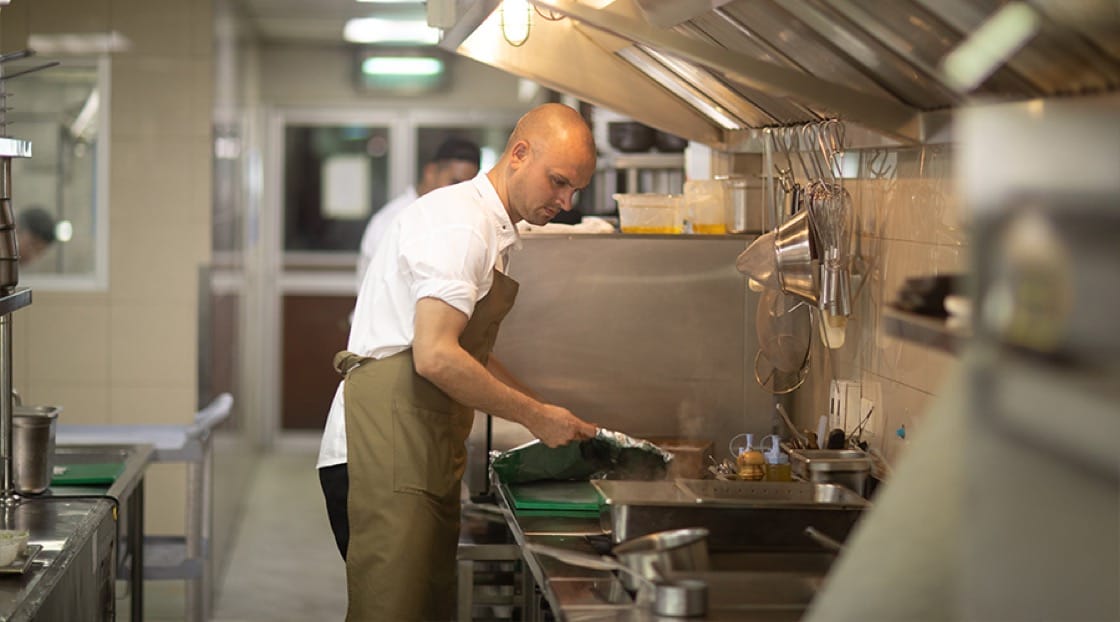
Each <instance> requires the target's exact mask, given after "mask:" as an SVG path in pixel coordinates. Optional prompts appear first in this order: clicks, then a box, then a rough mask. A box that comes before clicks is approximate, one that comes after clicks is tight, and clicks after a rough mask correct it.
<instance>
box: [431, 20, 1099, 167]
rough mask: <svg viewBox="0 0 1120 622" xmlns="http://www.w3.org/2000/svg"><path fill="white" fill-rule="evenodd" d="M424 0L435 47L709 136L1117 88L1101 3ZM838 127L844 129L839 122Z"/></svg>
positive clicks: (735, 137)
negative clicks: (520, 1)
mask: <svg viewBox="0 0 1120 622" xmlns="http://www.w3.org/2000/svg"><path fill="white" fill-rule="evenodd" d="M527 12H528V14H529V15H530V17H531V26H530V30H529V35H528V37H527V38H526V39H525V40H524V42H523V43H522V44H521V45H519V46H515V45H513V44H511V43H510V42H509V41H508V40H507V39H506V38H505V37H503V33H502V24H501V22H502V19H503V15H502V8H501V6H500V4H499V3H498V2H497V1H496V0H474V1H470V0H429V13H428V17H429V23H431V24H432V25H433V26H438V27H441V28H443V29H444V37H443V40H442V42H441V43H440V45H441V47H443V48H445V49H448V50H451V51H454V52H456V53H458V54H462V55H465V56H467V57H470V58H472V59H475V60H477V61H480V62H483V63H486V64H488V65H491V66H494V67H497V68H499V69H503V70H505V71H507V72H510V73H512V74H514V75H517V76H520V77H523V78H527V79H530V80H533V81H536V82H538V83H540V84H542V85H544V86H547V87H549V88H551V89H555V90H557V91H560V92H563V93H566V94H569V95H573V96H575V97H578V98H579V99H581V100H584V101H587V102H589V103H592V104H594V105H596V106H600V107H603V108H607V109H610V110H613V111H615V112H618V113H621V114H624V115H627V116H630V117H632V118H634V119H637V120H639V121H642V122H643V123H646V124H647V125H651V126H653V127H656V128H658V129H661V130H664V131H667V132H671V133H674V134H677V135H679V136H682V137H684V138H687V139H689V140H693V141H696V142H700V143H704V144H707V145H710V146H712V147H715V148H719V149H723V150H728V151H740V150H753V147H757V145H758V142H757V141H758V139H759V136H760V133H759V132H758V130H759V129H761V128H766V127H775V126H784V125H796V124H801V123H806V122H811V121H817V120H821V119H826V118H840V119H843V120H844V121H845V122H846V123H847V124H849V126H851V125H854V126H856V127H857V128H861V129H865V130H868V132H867V135H869V136H873V137H876V138H875V139H876V140H879V139H882V142H884V143H888V144H889V143H898V144H906V143H919V142H931V141H938V140H945V139H947V136H948V134H947V132H948V118H949V112H950V111H951V110H952V109H953V108H954V107H957V106H961V105H963V104H967V103H970V102H973V101H977V100H982V101H1021V100H1028V99H1036V98H1045V97H1059V96H1073V95H1085V94H1098V93H1107V92H1112V91H1115V90H1117V89H1118V88H1120V3H1118V2H1116V0H1078V1H1076V2H1069V1H1068V0H1034V1H1030V2H1026V1H1023V2H1009V1H1007V0H892V1H891V2H882V1H880V0H732V1H726V0H723V1H721V0H613V1H612V0H533V5H532V9H530V10H529V11H527ZM849 136H852V134H851V133H849Z"/></svg>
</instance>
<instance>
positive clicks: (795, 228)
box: [774, 210, 820, 305]
mask: <svg viewBox="0 0 1120 622" xmlns="http://www.w3.org/2000/svg"><path fill="white" fill-rule="evenodd" d="M811 226H812V224H811V222H810V220H809V211H808V210H801V211H800V212H798V213H796V214H794V216H793V217H792V218H790V219H789V220H787V221H786V222H785V224H783V225H782V226H781V227H778V232H777V235H775V236H774V256H775V258H776V259H775V263H776V265H777V273H778V282H779V283H780V284H781V287H782V291H784V292H785V293H787V294H792V295H794V296H797V297H799V298H803V299H805V300H807V301H809V302H810V303H812V304H814V305H815V304H817V300H818V299H819V297H820V286H819V285H818V283H817V271H818V264H817V263H816V262H815V261H814V259H816V249H815V248H814V246H813V235H812V231H811V230H810V227H811Z"/></svg>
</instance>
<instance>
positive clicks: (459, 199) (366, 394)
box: [317, 104, 597, 621]
mask: <svg viewBox="0 0 1120 622" xmlns="http://www.w3.org/2000/svg"><path fill="white" fill-rule="evenodd" d="M595 157H596V156H595V144H594V140H593V138H592V135H591V130H590V128H589V127H588V126H587V123H586V122H585V121H584V119H583V118H582V117H581V116H580V115H579V113H578V112H576V111H575V110H573V109H572V108H570V107H568V106H564V105H562V104H544V105H542V106H538V107H536V108H534V109H533V110H531V111H529V112H528V113H526V114H525V116H523V117H522V118H521V119H520V120H519V121H518V123H517V126H516V127H515V128H514V131H513V134H512V135H511V136H510V138H509V141H508V142H507V144H506V148H505V151H504V152H503V153H502V155H501V157H500V158H499V160H498V162H497V164H496V165H495V166H494V168H492V169H491V170H490V171H489V172H487V173H485V174H480V175H478V176H476V177H475V178H473V179H471V180H469V181H466V182H463V183H460V184H455V185H452V186H447V187H445V188H440V189H437V190H434V191H432V192H430V193H428V194H425V195H423V196H421V197H420V198H419V199H418V200H417V201H416V202H414V203H413V204H411V205H410V206H408V208H406V209H405V210H403V211H402V212H401V214H400V216H399V217H398V218H397V219H396V220H395V221H394V223H393V224H392V225H391V230H390V232H389V234H388V235H386V236H385V237H384V238H383V243H382V244H381V246H380V248H378V249H377V251H376V253H375V254H374V257H373V260H372V262H371V263H370V267H369V272H368V274H367V276H366V278H365V279H364V280H363V281H362V286H361V288H360V289H359V292H358V301H357V307H356V309H355V312H354V322H353V325H352V327H351V330H350V338H349V340H348V342H347V349H346V350H345V351H342V352H339V353H338V354H337V355H336V356H335V360H334V364H335V369H336V370H338V371H339V373H340V374H342V376H343V378H344V379H343V381H342V382H341V383H340V384H339V388H338V390H337V392H336V393H335V397H334V400H333V402H332V404H331V407H330V412H329V414H328V417H327V423H326V426H325V429H324V432H323V439H322V443H321V445H320V452H319V460H318V464H317V467H318V469H319V478H320V483H321V484H322V488H323V493H324V497H325V499H326V502H327V513H328V516H329V518H330V522H331V529H332V531H333V532H334V534H335V538H336V541H337V543H338V547H339V551H340V552H341V553H342V555H343V557H344V558H345V560H346V579H347V595H348V598H349V603H348V610H347V620H394V621H406V620H449V619H452V618H453V617H454V614H455V598H454V594H455V589H456V576H455V569H456V563H455V553H456V545H457V542H458V536H459V511H460V507H459V494H460V485H461V480H462V475H463V471H464V469H465V466H466V438H467V435H468V434H469V432H470V428H471V424H472V422H473V419H474V411H475V410H476V409H477V410H480V411H482V412H486V413H488V414H490V415H493V416H497V417H501V418H504V419H508V420H510V421H513V422H516V423H520V424H522V425H524V426H525V427H526V428H527V429H528V430H529V431H530V432H531V433H532V434H533V435H534V436H536V437H537V438H539V439H540V440H541V441H542V442H543V443H545V444H546V445H549V446H552V447H556V446H560V445H565V444H567V443H569V442H572V441H577V440H581V439H586V438H591V437H592V436H594V435H595V433H596V431H597V428H596V427H595V426H594V425H592V424H591V423H588V422H586V421H584V420H582V419H580V418H578V417H577V416H575V415H574V414H572V413H571V412H570V411H569V410H568V409H566V408H563V407H561V406H557V405H554V404H548V403H545V402H542V401H540V400H538V399H534V398H533V397H531V396H530V394H529V392H528V391H527V390H525V389H524V388H523V387H522V386H521V385H520V384H518V383H517V382H516V380H514V379H513V378H512V377H511V376H510V375H509V374H508V372H506V370H505V369H504V368H503V367H502V366H501V365H500V364H499V363H498V362H497V360H496V359H494V358H493V357H491V356H490V350H491V348H492V347H493V344H494V340H495V339H496V337H497V331H498V326H499V324H500V323H501V320H502V318H504V317H505V314H506V313H507V312H508V311H509V309H510V308H511V307H512V306H513V301H514V298H515V296H516V294H517V289H518V284H517V282H516V281H514V280H513V279H512V278H510V277H509V276H507V275H506V274H505V272H506V269H507V268H506V267H507V264H508V261H507V260H508V254H509V252H510V251H511V250H513V249H515V248H517V247H518V246H519V244H520V238H519V236H518V233H517V228H516V225H517V223H518V222H520V221H522V220H524V221H528V222H530V223H532V224H535V225H543V224H544V223H547V222H548V221H550V220H552V218H554V217H555V216H556V215H557V214H559V213H560V212H561V211H568V210H571V209H572V198H573V195H574V194H575V192H576V191H578V190H580V189H581V188H584V187H586V186H587V184H588V183H590V181H591V178H592V175H593V174H594V172H595ZM534 285H539V284H534ZM351 527H352V528H351Z"/></svg>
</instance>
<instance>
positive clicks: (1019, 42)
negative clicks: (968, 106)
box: [941, 2, 1042, 93]
mask: <svg viewBox="0 0 1120 622" xmlns="http://www.w3.org/2000/svg"><path fill="white" fill-rule="evenodd" d="M1041 21H1042V20H1041V19H1040V18H1039V16H1038V13H1036V12H1035V10H1034V9H1033V8H1031V7H1030V6H1029V5H1027V4H1025V3H1023V2H1011V3H1009V4H1005V5H1003V7H1002V8H1000V9H999V10H998V11H996V12H995V14H993V15H992V16H991V17H990V18H988V20H987V21H985V22H984V23H983V24H980V27H979V28H977V29H976V30H975V31H973V33H972V34H971V35H969V36H968V38H966V39H965V40H964V41H963V42H961V43H960V45H958V46H957V47H956V49H954V50H953V51H952V52H949V54H948V55H947V56H946V57H945V59H944V61H942V65H941V68H942V71H944V73H945V78H946V80H947V81H948V83H949V84H950V85H951V86H953V87H954V88H956V89H957V90H958V91H961V92H962V93H967V92H969V91H971V90H973V89H975V88H976V87H978V86H980V83H981V82H983V81H984V80H986V79H987V78H988V76H990V75H992V73H993V72H995V71H996V70H997V69H999V68H1000V67H1001V66H1002V65H1003V64H1004V63H1006V62H1007V60H1008V59H1009V58H1011V57H1012V56H1013V55H1014V54H1015V52H1016V51H1018V50H1019V48H1021V47H1023V45H1024V44H1026V42H1027V41H1029V40H1030V39H1031V37H1033V36H1034V35H1035V33H1037V32H1038V31H1039V29H1040V28H1041V26H1042V24H1041Z"/></svg>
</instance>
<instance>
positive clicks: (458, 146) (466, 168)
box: [358, 136, 482, 287]
mask: <svg viewBox="0 0 1120 622" xmlns="http://www.w3.org/2000/svg"><path fill="white" fill-rule="evenodd" d="M481 161H482V151H481V150H480V149H479V148H478V145H476V144H475V143H473V142H471V141H469V140H467V139H465V138H458V137H455V136H452V137H449V138H447V139H446V140H444V141H443V142H442V143H440V145H439V147H438V148H437V149H436V152H435V154H434V155H433V156H432V159H431V160H429V161H428V163H427V164H425V165H424V168H423V170H421V171H420V180H419V181H418V182H417V183H416V185H409V187H408V188H407V189H406V190H405V191H404V193H403V194H401V195H400V196H398V197H397V198H395V199H393V200H392V201H389V202H388V203H386V204H385V205H383V206H382V207H381V209H379V210H377V211H376V212H375V213H374V214H373V217H372V218H370V219H369V222H368V223H367V224H366V230H365V232H363V233H362V243H361V248H360V254H359V255H358V287H361V286H362V277H364V276H365V273H366V270H367V269H368V268H369V262H370V261H371V260H372V259H373V253H374V251H376V250H377V247H378V245H379V244H380V242H381V238H382V237H384V236H385V232H386V231H388V230H389V225H390V224H391V223H392V222H393V221H394V220H396V218H397V214H400V212H401V210H403V209H404V208H405V207H407V206H408V205H410V204H411V203H412V202H413V201H415V200H416V199H418V198H419V197H421V196H423V195H425V194H428V193H429V192H431V191H432V190H435V189H436V188H442V187H444V186H450V185H451V184H457V183H459V182H461V181H466V180H468V179H470V178H472V177H474V176H475V175H477V174H478V169H479V167H480V166H481Z"/></svg>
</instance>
